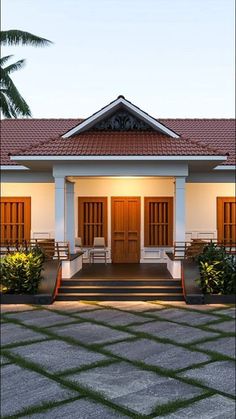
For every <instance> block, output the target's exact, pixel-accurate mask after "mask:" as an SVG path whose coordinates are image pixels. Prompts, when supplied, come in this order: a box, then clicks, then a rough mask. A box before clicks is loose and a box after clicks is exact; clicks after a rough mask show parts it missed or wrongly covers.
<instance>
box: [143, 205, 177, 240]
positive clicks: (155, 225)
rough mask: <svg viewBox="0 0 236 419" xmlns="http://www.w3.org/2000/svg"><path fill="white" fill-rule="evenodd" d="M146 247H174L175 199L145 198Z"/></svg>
mask: <svg viewBox="0 0 236 419" xmlns="http://www.w3.org/2000/svg"><path fill="white" fill-rule="evenodd" d="M144 245H145V246H149V247H151V246H153V247H157V246H172V245H173V198H169V197H161V198H144Z"/></svg>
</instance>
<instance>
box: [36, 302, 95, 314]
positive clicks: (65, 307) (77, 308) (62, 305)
mask: <svg viewBox="0 0 236 419" xmlns="http://www.w3.org/2000/svg"><path fill="white" fill-rule="evenodd" d="M44 308H47V309H48V310H52V311H53V310H58V311H62V312H67V313H77V312H83V311H93V310H99V309H101V307H99V306H95V305H93V304H86V303H82V302H80V301H55V302H54V303H53V304H50V305H47V306H44Z"/></svg>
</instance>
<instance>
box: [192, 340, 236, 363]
mask: <svg viewBox="0 0 236 419" xmlns="http://www.w3.org/2000/svg"><path fill="white" fill-rule="evenodd" d="M196 348H199V349H206V350H208V351H212V352H217V353H218V354H221V355H226V356H230V357H231V358H235V354H236V348H235V338H234V337H232V338H231V337H230V338H228V337H227V338H219V339H216V340H214V341H213V342H205V343H201V344H199V345H196Z"/></svg>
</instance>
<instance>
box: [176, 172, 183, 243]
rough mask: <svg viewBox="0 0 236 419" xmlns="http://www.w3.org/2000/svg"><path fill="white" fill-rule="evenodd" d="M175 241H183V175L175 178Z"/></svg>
mask: <svg viewBox="0 0 236 419" xmlns="http://www.w3.org/2000/svg"><path fill="white" fill-rule="evenodd" d="M175 241H178V242H184V241H185V177H183V176H179V177H176V178H175Z"/></svg>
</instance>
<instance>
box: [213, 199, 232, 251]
mask: <svg viewBox="0 0 236 419" xmlns="http://www.w3.org/2000/svg"><path fill="white" fill-rule="evenodd" d="M217 230H218V241H220V242H224V243H236V198H234V197H218V198H217Z"/></svg>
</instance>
